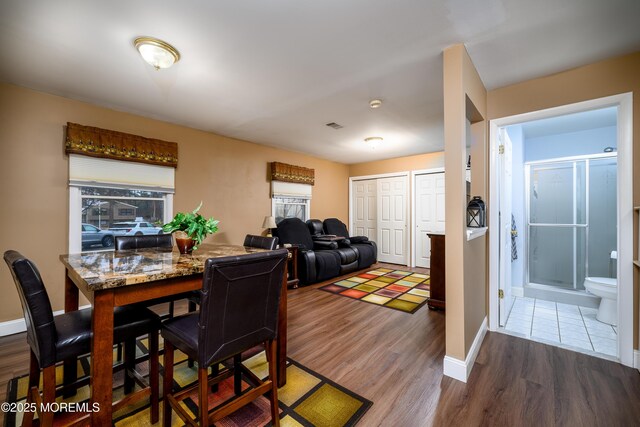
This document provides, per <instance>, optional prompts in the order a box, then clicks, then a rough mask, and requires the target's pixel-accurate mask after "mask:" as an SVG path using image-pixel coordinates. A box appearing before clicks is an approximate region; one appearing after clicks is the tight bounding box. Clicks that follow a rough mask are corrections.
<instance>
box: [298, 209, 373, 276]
mask: <svg viewBox="0 0 640 427" xmlns="http://www.w3.org/2000/svg"><path fill="white" fill-rule="evenodd" d="M307 227H308V228H309V233H311V238H312V239H313V241H314V242H326V241H329V242H334V243H335V244H336V248H334V249H331V250H332V251H333V252H335V253H337V254H338V256H339V257H340V274H348V273H351V272H352V271H356V270H358V265H359V263H358V259H359V254H358V250H357V249H355V248H352V247H350V246H349V245H346V244H345V239H341V240H331V238H329V237H327V236H326V235H325V233H324V232H323V228H322V221H320V220H319V219H310V220H308V221H307ZM369 265H371V264H369ZM367 267H368V266H367ZM360 268H365V267H360Z"/></svg>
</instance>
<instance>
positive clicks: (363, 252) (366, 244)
mask: <svg viewBox="0 0 640 427" xmlns="http://www.w3.org/2000/svg"><path fill="white" fill-rule="evenodd" d="M323 230H324V232H325V234H332V235H336V236H339V237H344V238H345V239H346V240H347V242H348V243H347V242H345V244H347V245H348V246H349V247H351V248H353V249H356V250H357V251H358V255H359V256H358V269H362V268H367V267H369V266H370V265H372V264H374V263H375V262H376V261H377V260H378V246H377V245H376V242H374V241H373V240H369V238H368V237H366V236H352V237H350V236H349V230H347V226H346V225H345V224H344V222H342V221H340V220H339V219H338V218H327V219H325V220H324V223H323Z"/></svg>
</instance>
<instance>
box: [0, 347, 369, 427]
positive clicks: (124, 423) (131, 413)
mask: <svg viewBox="0 0 640 427" xmlns="http://www.w3.org/2000/svg"><path fill="white" fill-rule="evenodd" d="M146 344H147V340H141V341H139V342H138V356H141V355H144V354H146ZM162 361H163V360H162V357H160V363H162ZM243 363H244V365H245V366H247V367H248V368H249V369H251V371H252V372H253V373H254V374H256V375H257V376H258V377H259V378H262V379H264V378H266V377H267V376H268V365H267V362H266V357H265V353H264V351H260V352H258V353H256V354H254V355H253V356H251V357H249V358H248V359H246V360H245V361H244V362H243ZM175 364H176V365H175V369H174V390H176V389H177V390H180V389H184V388H187V387H188V386H189V385H191V384H193V383H194V382H196V381H197V379H198V373H197V365H196V367H193V368H189V366H188V364H187V357H186V356H185V355H184V354H183V353H181V352H180V351H176V353H175ZM137 370H138V371H140V372H142V373H144V374H145V375H146V374H147V373H148V363H147V362H141V363H139V364H138V365H137ZM88 371H89V362H88V360H87V358H86V357H84V358H81V359H80V360H79V361H78V374H79V375H85V374H86V373H87V372H88ZM160 372H162V368H161V369H160ZM56 377H57V381H58V383H59V384H60V383H61V382H62V367H61V366H59V367H58V368H57V369H56ZM123 381H124V373H123V371H122V370H120V371H118V372H116V373H114V378H113V382H114V391H113V398H114V401H115V400H118V399H120V398H122V397H123V396H124V392H123V388H124V387H123ZM27 384H28V376H27V375H25V376H21V377H17V378H13V379H12V380H11V381H10V382H9V384H8V390H7V402H9V403H14V402H16V403H24V402H25V399H26V397H25V396H26V393H27ZM160 386H161V387H162V377H161V378H160ZM252 387H253V385H252V384H251V383H250V379H248V378H244V377H243V386H242V389H243V392H245V391H246V390H249V389H251V388H252ZM233 395H234V394H233V378H229V379H227V380H225V381H223V382H221V383H220V385H219V388H218V391H217V392H216V393H211V394H210V395H209V409H210V410H211V409H214V408H215V407H218V406H220V405H222V404H224V403H225V402H226V401H227V400H229V399H230V398H232V397H233ZM60 399H61V398H58V402H62V400H60ZM88 399H89V386H85V387H81V388H80V389H78V393H77V395H76V396H74V397H72V398H69V399H65V400H64V401H65V402H86V401H88ZM278 400H279V402H280V404H279V406H280V425H281V426H283V427H288V426H307V427H308V426H353V425H355V424H356V423H357V422H358V420H359V419H360V418H361V417H362V416H363V415H364V414H365V412H367V410H368V409H369V408H370V407H371V405H372V402H371V401H369V400H367V399H364V398H363V397H361V396H359V395H357V394H355V393H353V392H351V391H349V390H347V389H346V388H344V387H342V386H340V385H338V384H336V383H334V382H333V381H331V380H329V379H327V378H325V377H323V376H322V375H320V374H318V373H316V372H314V371H312V370H310V369H308V368H306V367H304V366H302V365H301V364H299V363H297V362H295V361H293V360H291V359H288V362H287V384H286V385H285V386H284V387H282V388H280V389H278ZM197 404H198V394H197V390H195V391H194V392H193V394H192V395H190V396H189V397H187V398H186V399H185V400H184V401H183V402H181V405H182V406H183V408H185V409H187V410H188V411H189V412H190V413H191V414H192V415H193V416H194V417H195V416H196V415H197V413H198V409H197ZM160 405H161V409H160V421H159V422H158V423H157V424H155V425H156V426H159V425H162V402H161V403H160ZM22 417H23V414H22V413H15V412H14V413H12V412H9V413H6V414H5V422H4V426H5V427H13V426H19V425H21V424H22ZM113 420H114V421H113V425H114V426H117V427H131V426H133V427H136V426H149V425H151V423H150V418H149V404H148V401H147V400H143V401H142V402H140V403H138V404H132V405H130V406H128V407H125V408H123V409H121V410H120V411H118V412H116V413H114V416H113ZM171 425H172V426H182V425H183V423H182V420H181V419H180V418H179V417H178V416H177V415H176V414H175V413H174V414H173V417H172V423H171ZM215 425H216V426H225V427H258V426H270V425H271V413H270V405H269V400H268V399H267V398H266V397H264V396H262V397H259V398H258V399H256V400H254V401H253V402H251V403H249V404H248V405H247V406H245V407H243V408H241V409H239V410H238V411H236V412H234V413H233V414H231V415H230V416H228V417H226V418H223V419H222V420H220V421H218V422H216V424H215Z"/></svg>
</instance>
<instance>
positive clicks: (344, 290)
mask: <svg viewBox="0 0 640 427" xmlns="http://www.w3.org/2000/svg"><path fill="white" fill-rule="evenodd" d="M429 280H430V279H429V276H428V275H426V274H420V273H412V272H410V271H402V270H391V269H388V268H377V269H375V270H371V271H367V272H366V273H360V274H356V275H354V276H351V277H348V278H346V279H344V280H340V281H338V282H335V283H332V284H330V285H326V286H322V287H321V288H319V289H321V290H323V291H327V292H331V293H332V294H337V295H342V296H345V297H349V298H354V299H357V300H360V301H365V302H368V303H371V304H376V305H381V306H383V307H388V308H393V309H395V310H400V311H404V312H407V313H415V312H416V311H417V310H418V309H419V308H420V307H422V306H423V305H424V303H426V302H427V299H428V298H429V296H430V293H429V289H430V288H429V286H430V285H429Z"/></svg>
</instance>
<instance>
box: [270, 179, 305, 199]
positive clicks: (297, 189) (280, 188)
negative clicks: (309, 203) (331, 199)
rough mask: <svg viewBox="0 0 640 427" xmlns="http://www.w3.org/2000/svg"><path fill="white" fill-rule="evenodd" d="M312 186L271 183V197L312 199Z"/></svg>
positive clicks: (281, 182) (282, 182)
mask: <svg viewBox="0 0 640 427" xmlns="http://www.w3.org/2000/svg"><path fill="white" fill-rule="evenodd" d="M312 188H313V186H312V185H308V184H296V183H292V182H284V181H271V197H291V198H296V199H311V189H312Z"/></svg>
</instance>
